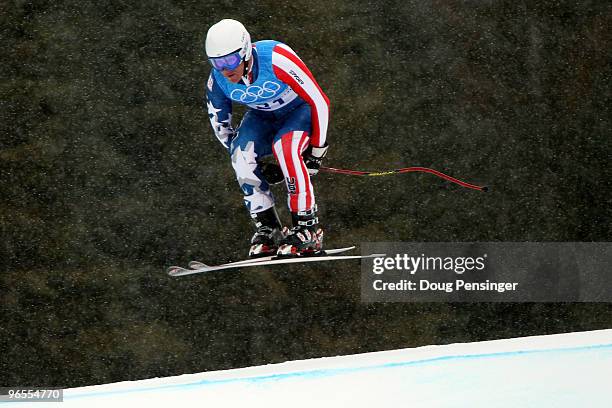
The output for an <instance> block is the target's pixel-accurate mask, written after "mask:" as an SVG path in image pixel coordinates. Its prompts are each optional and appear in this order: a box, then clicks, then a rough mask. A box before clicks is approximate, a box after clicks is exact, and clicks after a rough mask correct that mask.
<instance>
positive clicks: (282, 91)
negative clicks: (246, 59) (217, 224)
mask: <svg viewBox="0 0 612 408" xmlns="http://www.w3.org/2000/svg"><path fill="white" fill-rule="evenodd" d="M252 59H253V65H252V67H251V69H250V72H249V75H248V77H247V78H242V80H241V81H240V82H238V83H232V82H231V81H229V80H227V79H226V78H225V77H224V76H223V74H222V73H221V72H219V71H217V70H215V69H213V70H212V71H211V73H210V76H209V78H208V83H207V86H206V98H207V104H206V105H207V108H208V116H209V118H210V123H211V125H212V127H213V130H214V132H215V135H216V137H217V138H218V139H219V141H220V142H221V143H222V144H223V146H225V147H226V148H227V149H228V152H229V153H230V156H231V160H232V166H233V167H234V170H235V172H236V177H237V179H238V183H239V184H240V187H241V189H242V191H243V193H244V200H245V204H246V206H247V208H248V210H249V211H250V212H251V213H258V212H261V211H264V210H266V209H268V208H270V207H272V206H273V205H274V197H273V195H272V193H271V192H270V186H269V184H268V182H267V181H266V179H265V178H264V177H263V175H262V174H261V168H260V166H259V163H260V159H261V158H263V157H267V156H270V155H272V154H274V156H275V158H276V160H277V161H278V163H279V165H280V167H281V169H282V171H283V174H284V176H285V181H286V184H287V190H288V205H289V209H290V210H291V211H292V212H298V211H304V210H310V209H312V208H314V205H315V198H314V191H313V187H312V183H311V181H310V176H309V174H308V171H307V170H306V166H305V165H304V159H303V158H302V153H303V152H304V150H305V149H306V148H307V147H308V146H309V145H312V146H315V147H321V146H324V145H325V144H326V138H327V127H328V123H329V99H328V98H327V96H326V95H325V93H323V91H322V90H321V87H320V86H319V84H318V83H317V81H316V80H315V79H314V76H313V75H312V73H311V72H310V70H309V69H308V68H307V67H306V65H305V64H304V62H303V61H302V60H301V59H300V58H299V57H298V56H297V54H296V53H295V52H294V51H293V50H292V49H291V48H289V47H288V46H287V45H285V44H283V43H280V42H278V41H271V40H266V41H258V42H255V43H253V57H252ZM234 102H235V103H240V104H243V105H247V106H248V109H247V112H246V113H245V115H244V117H243V119H242V121H241V123H240V126H239V127H238V128H237V129H236V130H234V128H233V126H232V104H233V103H234Z"/></svg>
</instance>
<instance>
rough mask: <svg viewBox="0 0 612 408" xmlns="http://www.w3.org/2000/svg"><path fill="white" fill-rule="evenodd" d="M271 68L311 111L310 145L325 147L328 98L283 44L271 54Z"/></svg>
mask: <svg viewBox="0 0 612 408" xmlns="http://www.w3.org/2000/svg"><path fill="white" fill-rule="evenodd" d="M272 67H273V69H274V74H275V75H276V76H277V78H278V79H280V80H281V81H283V82H285V83H286V84H288V85H289V86H290V87H291V88H292V89H293V90H294V91H295V93H297V94H298V95H299V96H300V97H301V98H302V99H304V100H305V101H306V102H307V103H308V104H309V105H310V107H311V110H312V132H311V136H310V144H311V145H313V146H315V147H322V146H324V145H325V140H326V139H327V125H328V123H329V98H328V97H327V95H325V93H324V92H323V91H322V90H321V87H320V86H319V84H318V83H317V81H316V80H315V79H314V76H313V75H312V73H311V72H310V70H309V69H308V67H306V65H305V64H304V62H303V61H302V60H301V59H300V57H298V56H297V54H296V53H295V52H294V51H293V50H292V49H291V48H289V47H288V46H287V45H285V44H277V45H276V46H275V47H274V50H273V52H272Z"/></svg>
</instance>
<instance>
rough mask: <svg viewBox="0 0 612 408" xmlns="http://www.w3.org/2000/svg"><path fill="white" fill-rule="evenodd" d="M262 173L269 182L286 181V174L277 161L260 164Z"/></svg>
mask: <svg viewBox="0 0 612 408" xmlns="http://www.w3.org/2000/svg"><path fill="white" fill-rule="evenodd" d="M259 168H260V169H261V174H263V176H264V178H265V179H266V181H267V182H268V184H279V183H282V182H283V181H285V176H284V175H283V171H282V170H281V168H280V166H279V165H278V164H276V163H261V164H260V165H259Z"/></svg>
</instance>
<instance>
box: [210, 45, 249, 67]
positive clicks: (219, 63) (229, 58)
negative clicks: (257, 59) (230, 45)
mask: <svg viewBox="0 0 612 408" xmlns="http://www.w3.org/2000/svg"><path fill="white" fill-rule="evenodd" d="M208 61H209V62H210V65H212V66H213V68H214V69H216V70H217V71H223V70H224V69H227V70H229V71H233V70H235V69H236V68H238V66H239V65H240V64H241V63H242V57H241V56H240V50H238V51H236V52H232V53H231V54H228V55H225V56H223V57H216V58H209V59H208Z"/></svg>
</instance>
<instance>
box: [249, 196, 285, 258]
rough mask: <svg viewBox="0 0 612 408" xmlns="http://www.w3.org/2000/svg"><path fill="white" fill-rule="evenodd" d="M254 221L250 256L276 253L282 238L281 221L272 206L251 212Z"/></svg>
mask: <svg viewBox="0 0 612 408" xmlns="http://www.w3.org/2000/svg"><path fill="white" fill-rule="evenodd" d="M251 218H253V222H254V223H255V228H257V231H255V234H253V237H252V238H251V248H250V249H249V257H250V258H259V257H262V256H271V255H276V251H277V249H278V243H279V241H280V240H281V239H282V238H283V233H282V232H281V228H282V227H281V223H280V220H279V218H278V214H277V213H276V209H275V208H274V207H271V208H268V209H267V210H264V211H262V212H258V213H256V214H251Z"/></svg>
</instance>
